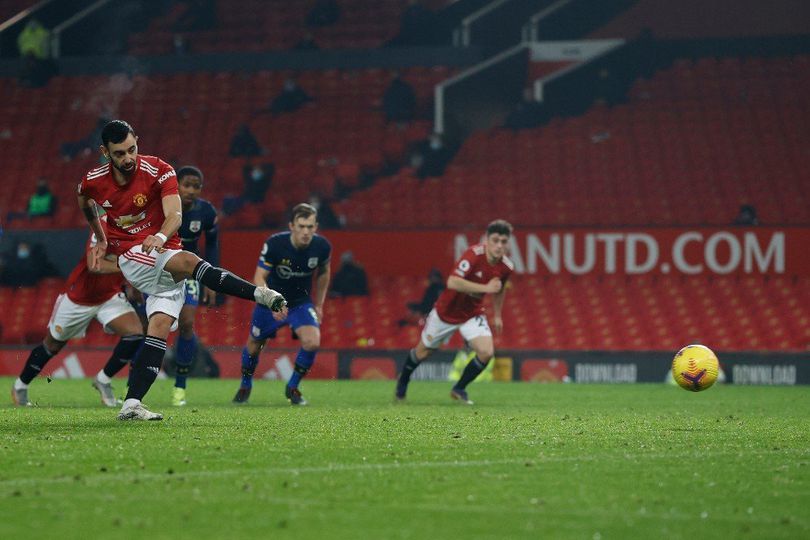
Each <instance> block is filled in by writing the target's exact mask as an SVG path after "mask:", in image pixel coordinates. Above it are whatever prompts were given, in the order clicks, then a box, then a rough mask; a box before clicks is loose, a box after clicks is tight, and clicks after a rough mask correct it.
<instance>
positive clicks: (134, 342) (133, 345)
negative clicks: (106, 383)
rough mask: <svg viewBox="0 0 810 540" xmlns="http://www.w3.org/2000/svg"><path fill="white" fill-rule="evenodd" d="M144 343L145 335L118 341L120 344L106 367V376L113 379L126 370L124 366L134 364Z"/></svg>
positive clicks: (123, 338) (136, 335)
mask: <svg viewBox="0 0 810 540" xmlns="http://www.w3.org/2000/svg"><path fill="white" fill-rule="evenodd" d="M141 343H143V334H133V335H131V336H124V337H122V338H121V339H120V340H118V344H117V345H116V346H115V349H113V352H112V356H110V359H109V360H107V364H106V365H105V366H104V368H103V370H102V371H104V375H106V376H107V377H110V378H112V377H113V376H115V374H116V373H118V372H119V371H121V370H122V369H124V366H125V365H127V364H128V363H130V362H132V359H133V358H135V355H136V354H137V352H138V347H140V346H141Z"/></svg>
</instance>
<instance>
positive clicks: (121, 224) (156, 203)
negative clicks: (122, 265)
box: [79, 156, 182, 255]
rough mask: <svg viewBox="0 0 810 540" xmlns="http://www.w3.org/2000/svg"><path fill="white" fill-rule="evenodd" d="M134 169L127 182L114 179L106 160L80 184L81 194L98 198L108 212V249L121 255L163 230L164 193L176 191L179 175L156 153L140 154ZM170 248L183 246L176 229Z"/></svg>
mask: <svg viewBox="0 0 810 540" xmlns="http://www.w3.org/2000/svg"><path fill="white" fill-rule="evenodd" d="M137 161H138V162H137V163H136V165H135V173H134V174H133V176H132V178H131V179H130V181H129V183H127V184H126V185H125V186H119V185H118V184H116V183H115V180H114V179H113V174H112V166H111V165H110V164H109V163H107V164H106V165H102V166H101V167H98V168H96V169H93V170H92V171H90V172H88V173H87V174H86V175H85V176H84V178H83V179H82V182H81V184H79V194H81V195H84V196H85V197H87V198H90V199H93V200H94V201H96V204H98V205H99V206H101V207H102V208H104V210H105V211H106V212H107V216H108V219H107V229H108V231H109V233H108V235H107V242H108V244H109V248H108V249H109V252H110V253H113V254H115V255H120V254H122V253H124V252H125V251H127V250H128V249H129V248H131V247H132V246H137V245H140V244H141V243H143V241H144V240H145V239H146V237H147V236H149V235H150V234H155V233H157V232H160V227H161V226H162V225H163V220H164V219H165V216H164V215H163V197H165V196H166V195H174V194H177V193H178V191H177V175H176V174H175V172H174V169H173V168H172V166H171V165H169V164H168V163H166V162H165V161H163V160H161V159H160V158H156V157H154V156H138V160H137ZM165 247H166V248H167V249H182V244H181V243H180V236H179V235H178V234H177V233H175V234H174V235H172V237H171V238H169V239H168V240H167V241H166V244H165Z"/></svg>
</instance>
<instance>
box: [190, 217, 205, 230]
mask: <svg viewBox="0 0 810 540" xmlns="http://www.w3.org/2000/svg"><path fill="white" fill-rule="evenodd" d="M201 228H202V221H199V220H197V219H195V220H194V221H192V222H190V223H189V224H188V230H190V231H191V232H200V229H201Z"/></svg>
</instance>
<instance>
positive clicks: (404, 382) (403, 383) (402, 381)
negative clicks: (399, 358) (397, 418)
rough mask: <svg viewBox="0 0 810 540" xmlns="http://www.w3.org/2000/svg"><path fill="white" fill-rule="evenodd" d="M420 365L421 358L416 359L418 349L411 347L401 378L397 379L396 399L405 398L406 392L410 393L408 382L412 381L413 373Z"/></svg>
mask: <svg viewBox="0 0 810 540" xmlns="http://www.w3.org/2000/svg"><path fill="white" fill-rule="evenodd" d="M418 367H419V360H417V359H416V350H415V349H411V350H410V351H408V357H407V358H405V365H404V366H402V372H401V373H400V374H399V379H397V389H396V392H395V393H394V397H395V398H396V399H398V400H403V399H405V394H407V393H408V383H409V382H411V375H412V374H413V372H414V370H415V369H416V368H418Z"/></svg>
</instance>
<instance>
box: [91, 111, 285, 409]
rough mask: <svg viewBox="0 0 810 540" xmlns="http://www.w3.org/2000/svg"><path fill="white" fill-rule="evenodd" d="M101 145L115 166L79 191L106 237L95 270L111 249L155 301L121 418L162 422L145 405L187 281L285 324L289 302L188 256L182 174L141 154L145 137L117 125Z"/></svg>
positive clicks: (99, 171) (149, 304)
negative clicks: (183, 239)
mask: <svg viewBox="0 0 810 540" xmlns="http://www.w3.org/2000/svg"><path fill="white" fill-rule="evenodd" d="M101 143H102V144H101V148H100V150H101V153H102V155H103V156H104V157H105V158H106V159H107V160H108V161H109V163H107V164H106V165H102V166H101V167H97V168H95V169H93V170H91V171H89V172H88V173H87V174H86V175H85V177H84V178H83V179H82V181H81V183H80V184H79V188H78V203H79V208H81V209H82V211H83V212H84V214H85V216H86V217H87V221H88V223H89V224H90V228H91V229H92V230H93V232H94V233H95V234H96V237H97V238H98V243H97V244H96V245H95V247H93V248H92V249H91V257H90V269H91V270H96V269H97V268H98V267H99V265H100V261H101V260H102V259H103V258H104V256H105V255H106V254H107V251H108V249H109V251H110V252H111V253H112V254H114V255H115V256H117V260H118V266H119V267H120V268H121V272H122V273H123V274H124V277H125V278H126V279H127V281H129V282H130V283H131V284H132V286H133V287H135V288H136V289H138V290H139V291H141V292H142V293H144V294H148V295H149V296H148V298H147V300H146V316H147V318H148V327H147V329H146V338H145V339H144V344H143V347H141V349H140V352H139V353H138V355H137V357H136V358H135V361H134V363H133V373H132V378H131V384H130V386H129V390H128V392H127V395H126V399H125V400H124V405H123V407H122V408H121V411H120V412H119V413H118V419H119V420H162V419H163V415H161V414H158V413H154V412H151V411H149V410H148V409H147V408H146V407H145V406H144V405H143V404H142V403H141V400H142V399H143V397H144V395H146V393H147V392H148V391H149V388H150V387H151V386H152V383H154V382H155V379H156V378H157V375H158V373H159V372H160V367H161V365H162V364H163V355H164V354H165V352H166V339H167V338H168V337H169V333H170V332H171V331H172V330H174V329H176V328H177V318H178V317H179V315H180V310H181V309H182V307H183V303H184V301H185V280H186V279H189V278H192V277H193V278H194V279H196V280H197V281H199V282H200V283H202V284H203V285H205V286H206V287H208V288H210V289H212V290H214V291H217V292H222V293H225V294H229V295H232V296H237V297H239V298H244V299H246V300H253V301H255V302H257V303H260V304H262V305H265V306H267V307H269V308H270V309H271V310H272V311H273V313H274V314H275V316H277V317H281V318H283V317H285V316H286V314H287V307H286V301H285V300H284V297H283V296H282V295H281V294H279V293H277V292H276V291H273V290H271V289H269V288H267V287H257V286H256V285H253V284H252V283H250V282H248V281H245V280H244V279H242V278H240V277H238V276H236V275H234V274H232V273H231V272H229V271H228V270H225V269H223V268H216V267H214V266H212V265H211V264H209V263H208V262H206V261H204V260H202V259H200V258H199V257H198V256H197V255H195V254H193V253H190V252H188V251H183V250H182V249H181V247H182V245H181V243H180V237H179V236H178V234H177V230H178V229H179V228H180V224H181V223H182V219H183V218H182V210H181V209H182V203H181V201H180V196H179V195H178V189H177V177H176V174H175V171H174V169H173V168H172V167H171V165H169V164H168V163H166V162H165V161H163V160H161V159H160V158H157V157H154V156H141V155H138V138H137V137H136V135H135V131H134V130H133V129H132V127H131V126H130V125H129V124H128V123H126V122H124V121H123V120H113V121H111V122H109V123H108V124H107V125H106V126H104V128H103V129H102V132H101ZM94 201H95V204H94ZM96 204H98V205H99V206H101V207H102V208H104V209H105V210H106V212H107V216H108V219H107V226H108V228H109V236H107V235H106V234H105V232H104V230H103V229H102V228H101V223H100V221H99V218H98V214H97V211H96Z"/></svg>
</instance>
